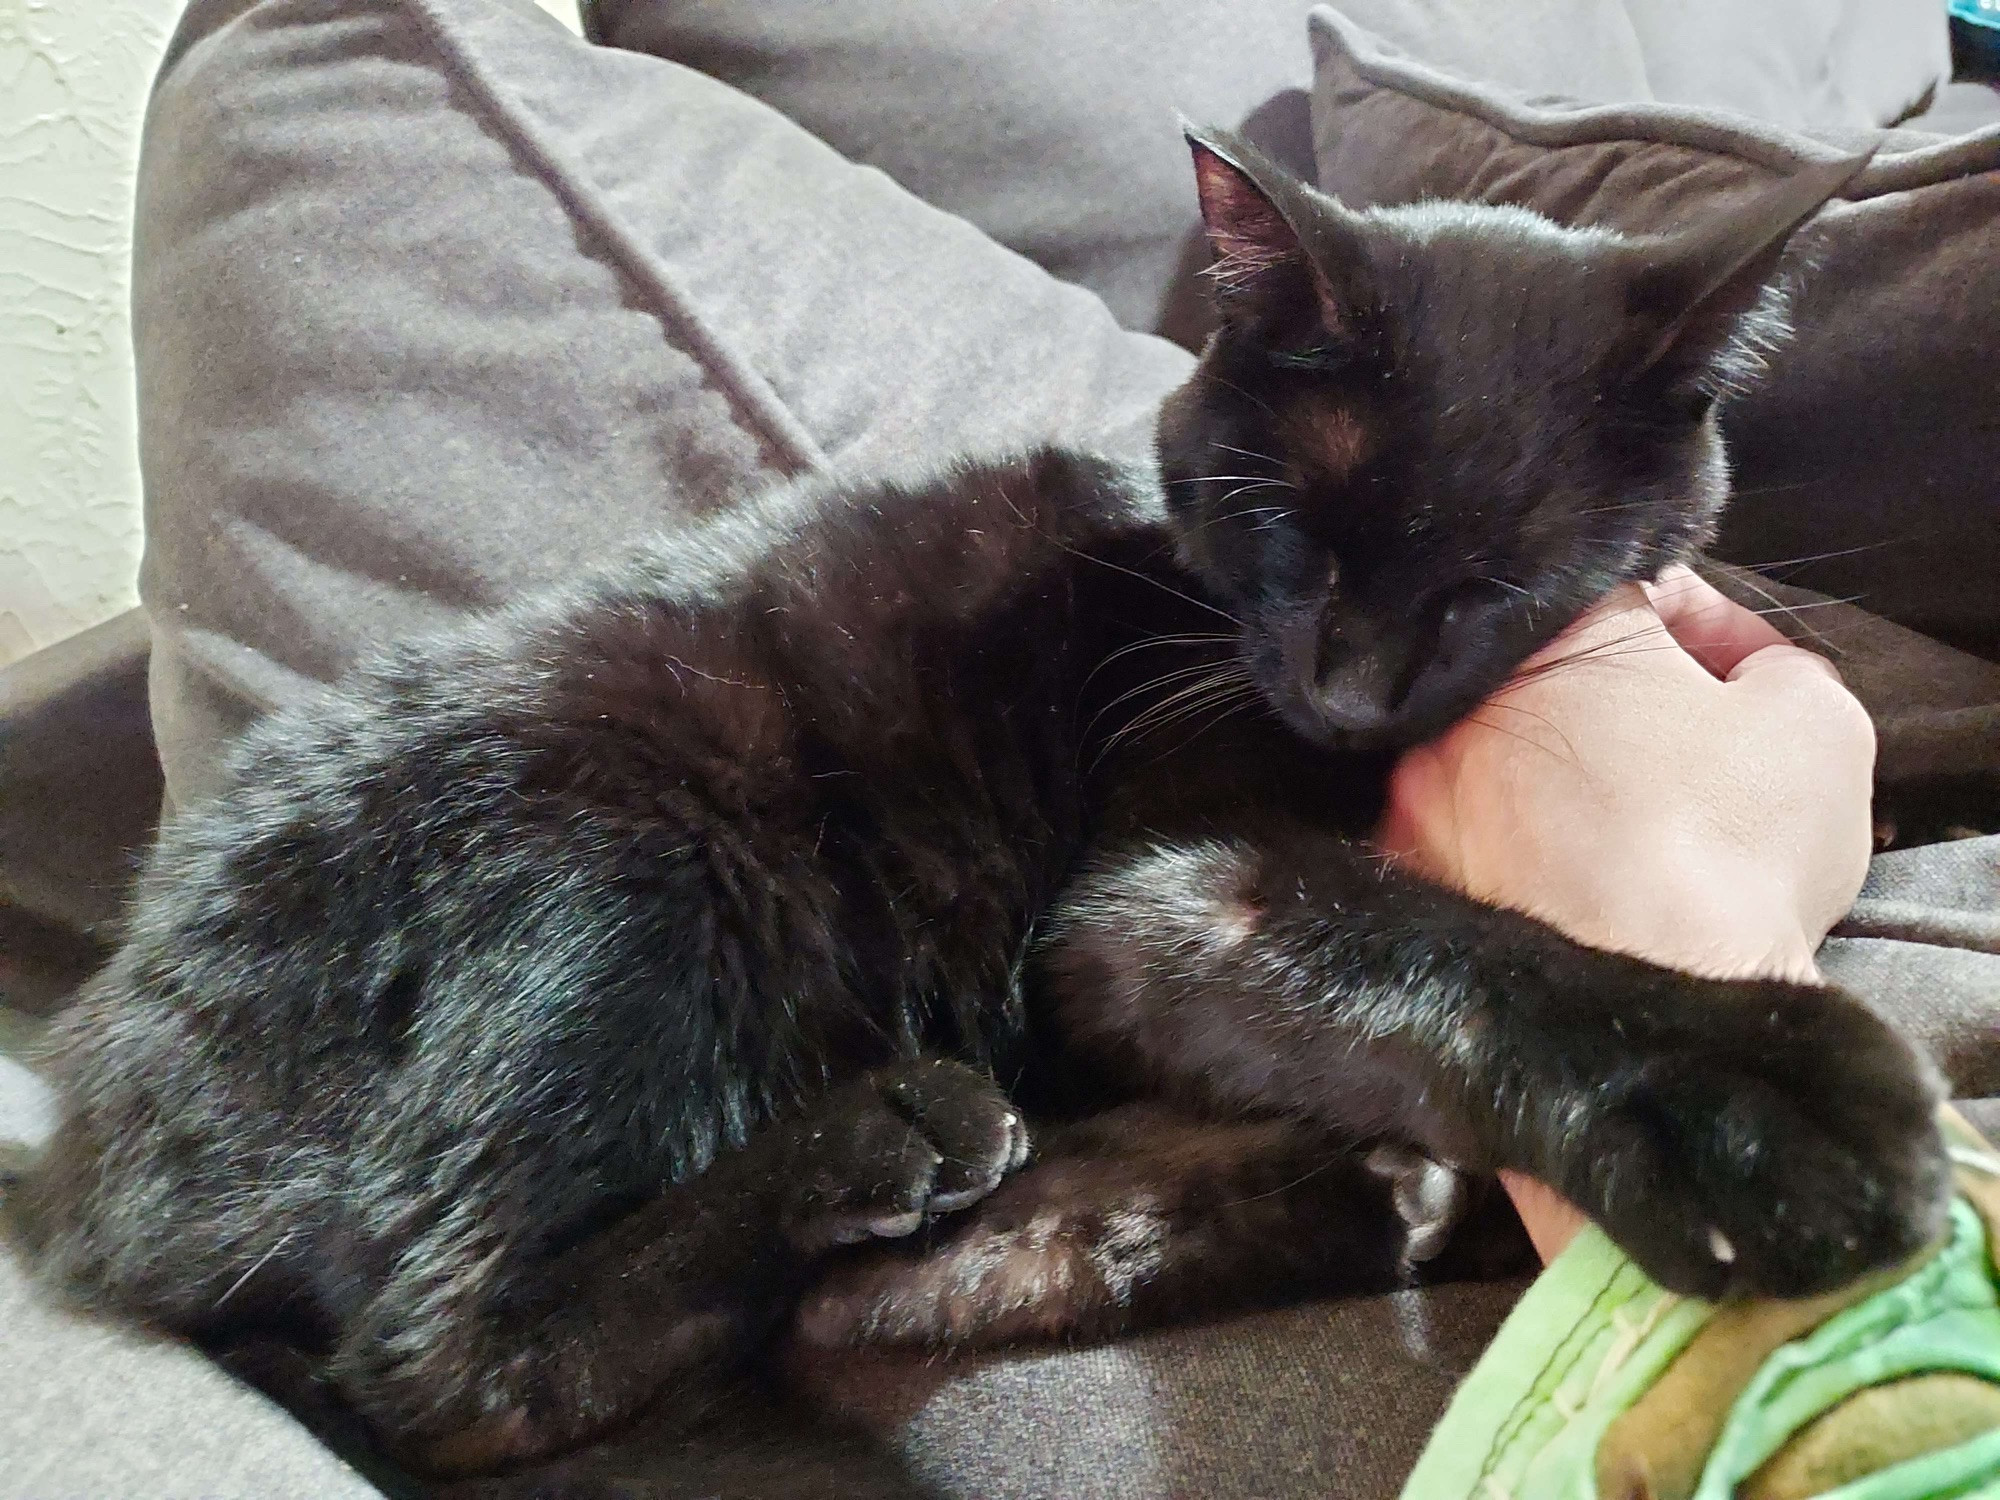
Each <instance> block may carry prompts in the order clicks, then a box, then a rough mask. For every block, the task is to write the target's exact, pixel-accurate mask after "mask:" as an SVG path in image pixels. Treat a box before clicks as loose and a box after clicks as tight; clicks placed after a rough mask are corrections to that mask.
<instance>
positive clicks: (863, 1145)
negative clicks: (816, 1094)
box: [785, 1059, 1028, 1253]
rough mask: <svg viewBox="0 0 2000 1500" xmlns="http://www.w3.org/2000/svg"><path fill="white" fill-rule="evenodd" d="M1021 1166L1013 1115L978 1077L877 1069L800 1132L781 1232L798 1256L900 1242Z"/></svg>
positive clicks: (1021, 1142)
mask: <svg viewBox="0 0 2000 1500" xmlns="http://www.w3.org/2000/svg"><path fill="white" fill-rule="evenodd" d="M1027 1159H1028V1132H1027V1127H1026V1126H1025V1125H1024V1124H1023V1122H1022V1120H1021V1116H1020V1112H1019V1111H1018V1110H1016V1109H1015V1108H1014V1107H1013V1105H1012V1104H1011V1103H1010V1102H1009V1101H1008V1099H1007V1096H1006V1095H1005V1094H1003V1093H1001V1092H1000V1090H999V1089H998V1088H997V1087H996V1086H995V1085H994V1083H993V1081H992V1080H991V1079H989V1078H987V1077H985V1076H984V1075H983V1074H980V1073H976V1072H974V1071H973V1070H972V1069H970V1068H967V1067H963V1066H961V1065H960V1064H958V1063H954V1062H946V1061H943V1060H937V1059H924V1060H919V1061H915V1062H909V1063H900V1064H896V1065H894V1066H892V1067H888V1068H883V1069H879V1070H878V1071H876V1072H874V1073H871V1074H869V1075H867V1076H866V1077H865V1078H862V1079H858V1080H856V1081H855V1082H853V1083H850V1084H848V1085H845V1086H844V1087H842V1088H840V1089H837V1090H836V1091H835V1092H834V1093H833V1094H832V1095H830V1096H829V1098H828V1099H827V1101H826V1102H825V1103H824V1104H823V1105H822V1107H821V1108H820V1109H819V1110H817V1111H815V1112H814V1114H813V1116H812V1119H811V1121H810V1122H809V1128H804V1129H802V1131H801V1135H800V1139H799V1142H798V1147H797V1150H796V1151H795V1152H794V1156H793V1161H792V1163H791V1167H792V1170H793V1173H794V1181H793V1183H792V1187H791V1197H792V1201H791V1204H790V1206H789V1208H788V1209H787V1212H786V1215H785V1227H786V1232H787V1234H788V1236H789V1238H790V1239H791V1241H792V1243H793V1244H794V1245H796V1246H797V1247H798V1248H799V1249H801V1250H803V1251H806V1252H808V1253H818V1252H820V1251H823V1250H829V1249H833V1248H835V1247H837V1246H841V1245H851V1244H856V1243H859V1242H861V1241H864V1240H870V1239H900V1238H903V1237H905V1236H908V1235H911V1234H914V1233H916V1231H917V1230H918V1229H920V1228H921V1227H922V1226H923V1224H924V1222H925V1220H926V1219H929V1218H931V1217H933V1216H935V1215H937V1214H945V1213H951V1212H953V1211H954V1210H957V1209H962V1208H965V1207H967V1206H968V1205H970V1204H973V1203H976V1202H978V1201H979V1200H980V1199H981V1198H984V1197H985V1196H986V1195H987V1194H988V1193H990V1192H992V1191H993V1190H994V1189H995V1188H996V1187H998V1186H999V1185H1000V1183H1001V1181H1002V1180H1003V1179H1004V1178H1005V1177H1006V1176H1007V1174H1008V1173H1010V1172H1012V1171H1014V1170H1015V1169H1017V1168H1018V1167H1020V1166H1021V1165H1022V1164H1023V1163H1024V1162H1026V1161H1027Z"/></svg>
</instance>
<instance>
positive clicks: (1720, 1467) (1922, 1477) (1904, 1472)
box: [1403, 1111, 2000, 1500]
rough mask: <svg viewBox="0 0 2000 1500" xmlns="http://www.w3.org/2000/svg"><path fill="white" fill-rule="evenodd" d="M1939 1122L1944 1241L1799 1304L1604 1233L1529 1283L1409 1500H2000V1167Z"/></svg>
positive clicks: (1996, 1155) (1956, 1126)
mask: <svg viewBox="0 0 2000 1500" xmlns="http://www.w3.org/2000/svg"><path fill="white" fill-rule="evenodd" d="M1944 1127H1945V1132H1946V1137H1947V1141H1948V1142H1949V1145H1950V1148H1951V1152H1952V1156H1953V1159H1954V1161H1955V1162H1956V1163H1957V1165H1958V1179H1959V1187H1960V1194H1959V1197H1958V1199H1957V1201H1956V1202H1955V1203H1954V1204H1953V1206H1952V1212H1951V1218H1950V1224H1949V1228H1948V1230H1947V1232H1946V1234H1945V1236H1944V1237H1943V1239H1942V1240H1941V1241H1940V1243H1938V1244H1937V1245H1934V1246H1933V1247H1931V1248H1930V1249H1929V1250H1927V1251H1925V1252H1924V1253H1922V1254H1921V1255H1919V1256H1917V1257H1916V1258H1915V1259H1914V1260H1913V1261H1911V1262H1910V1263H1909V1264H1907V1265H1904V1266H1901V1267H1898V1268H1895V1269H1893V1270H1891V1271H1888V1272H1885V1273H1882V1274H1880V1275H1877V1276H1875V1277H1872V1278H1870V1279H1868V1280H1867V1281H1864V1282H1862V1283H1860V1284H1858V1285H1856V1286H1852V1287H1848V1288H1845V1289H1843V1290H1841V1291H1838V1292H1833V1293H1829V1294H1827V1295H1825V1296H1822V1297H1817V1298H1813V1299H1810V1300H1805V1301H1799V1302H1755V1303H1740V1304H1725V1305H1721V1306H1711V1305H1709V1304H1706V1303H1702V1302H1697V1301H1693V1300H1690V1299H1686V1298H1680V1297H1675V1296H1673V1295H1672V1294H1670V1293H1668V1292H1666V1291H1663V1290H1662V1289H1661V1288H1659V1287H1657V1286H1655V1285H1653V1284H1652V1283H1651V1282H1650V1281H1648V1280H1647V1279H1646V1277H1645V1276H1644V1274H1643V1273H1641V1272H1640V1271H1639V1269H1638V1268H1637V1267H1636V1266H1634V1265H1633V1264H1632V1263H1631V1262H1630V1261H1628V1260H1627V1259H1625V1257H1624V1256H1623V1255H1621V1254H1620V1253H1619V1252H1618V1250H1617V1249H1616V1248H1615V1247H1613V1246H1612V1244H1611V1242H1610V1241H1609V1240H1607V1239H1606V1238H1604V1236H1603V1235H1602V1234H1600V1233H1598V1232H1597V1231H1595V1230H1589V1231H1586V1232H1585V1233H1584V1234H1583V1235H1581V1236H1579V1237H1578V1238H1577V1240H1576V1241H1575V1242H1574V1243H1573V1244H1572V1245H1571V1246H1570V1247H1569V1249H1567V1250H1566V1251H1564V1252H1563V1254H1562V1255H1561V1256H1559V1257H1558V1258H1557V1259H1556V1261H1555V1263H1554V1264H1553V1265H1551V1266H1550V1267H1549V1269H1548V1270H1547V1272H1545V1273H1544V1274H1543V1276H1542V1277H1541V1279H1540V1280H1539V1281H1537V1282H1536V1283H1535V1285H1534V1286H1533V1287H1532V1288H1531V1289H1530V1291H1529V1292H1528V1294H1527V1296H1526V1297H1524V1298H1523V1299H1522V1300H1521V1302H1520V1304H1519V1305H1518V1306H1517V1307H1516V1308H1515V1310H1514V1312H1513V1313H1512V1315H1511V1316H1509V1318H1508V1319H1507V1322H1506V1323H1505V1325H1503V1327H1502V1328H1501V1331H1500V1335H1499V1337H1498V1338H1497V1339H1495V1341H1494V1343H1493V1345H1492V1347H1491V1348H1490V1349H1489V1350H1488V1351H1487V1353H1486V1356H1485V1358H1484V1359H1482V1360H1481V1361H1480V1363H1479V1365H1478V1366H1477V1367H1476V1368H1475V1369H1474V1370H1473V1372H1472V1374H1471V1375H1470V1376H1469V1377H1468V1378H1467V1380H1466V1382H1465V1384H1464V1385H1463V1386H1462V1387H1461V1388H1460V1390H1459V1393H1458V1395H1457V1396H1456V1398H1454V1400H1453V1402H1452V1405H1451V1408H1450V1410H1449V1411H1448V1412H1447V1413H1446V1415H1445V1419H1444V1421H1443V1422H1442V1423H1441V1424H1440V1425H1439V1426H1438V1428H1437V1430H1436V1432H1435V1433H1434V1435H1433V1436H1432V1439H1431V1442H1430V1445H1429V1446H1428V1447H1427V1448H1426V1450H1425V1452H1424V1456H1423V1458H1422V1460H1421V1461H1420V1462H1419V1463H1418V1465H1417V1468H1416V1471H1415V1472H1414V1473H1413V1474H1412V1475H1411V1476H1410V1480H1409V1483H1408V1484H1407V1485H1406V1486H1405V1487H1404V1490H1403V1496H1404V1500H1731V1497H1736V1500H1806V1497H1809V1496H1827V1497H1837V1500H1956V1497H1965V1500H1972V1497H1991V1496H1995V1495H2000V1273H1996V1269H1995V1264H1994V1251H1993V1247H1994V1246H1995V1245H1996V1244H2000V1152H1996V1151H1995V1150H1994V1149H1993V1148H1992V1147H1991V1146H1989V1145H1988V1144H1987V1143H1986V1142H1984V1141H1983V1140H1981V1139H1980V1137H1979V1136H1978V1135H1977V1134H1976V1133H1975V1132H1974V1131H1973V1130H1972V1128H1971V1127H1970V1126H1969V1125H1967V1124H1966V1123H1965V1122H1964V1121H1963V1120H1962V1119H1961V1118H1959V1117H1958V1116H1957V1115H1955V1114H1952V1113H1951V1112H1950V1111H1946V1112H1945V1116H1944Z"/></svg>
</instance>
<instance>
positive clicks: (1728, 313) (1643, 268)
mask: <svg viewBox="0 0 2000 1500" xmlns="http://www.w3.org/2000/svg"><path fill="white" fill-rule="evenodd" d="M1874 155H1875V153H1874V150H1873V149H1872V148H1871V149H1870V150H1868V151H1866V152H1864V153H1863V154H1862V155H1860V156H1855V157H1849V158H1846V159H1844V160H1841V161H1833V162H1824V163H1820V164H1817V165H1814V166H1809V167H1805V168H1802V169H1800V170H1799V171H1797V172H1794V173H1792V175H1791V176H1789V177H1785V178H1781V179H1780V180H1778V181H1777V182H1774V183H1772V184H1771V185H1770V186H1768V187H1766V188H1764V189H1763V190H1762V191H1761V192H1759V193H1757V194H1756V195H1754V196H1753V197H1751V198H1750V199H1749V200H1748V201H1747V202H1744V203H1742V204H1740V205H1738V206H1737V207H1736V208H1734V209H1733V210H1731V211H1730V212H1729V213H1726V214H1723V215H1720V216H1718V217H1716V218H1715V219H1713V220H1710V221H1708V222H1704V223H1702V224H1699V225H1696V226H1695V227H1693V228H1690V229H1684V230H1681V231H1679V232H1678V233H1675V234H1673V235H1670V236H1668V237H1666V238H1663V239H1659V240H1654V241H1651V242H1649V243H1648V244H1647V246H1646V248H1645V250H1644V251H1643V252H1642V253H1643V255H1644V260H1643V261H1642V263H1641V264H1640V266H1639V268H1638V270H1637V272H1636V274H1635V275H1634V277H1633V279H1632V284H1631V291H1630V295H1629V298H1628V306H1629V308H1630V311H1631V314H1632V319H1633V346H1632V357H1631V360H1630V362H1629V363H1628V364H1627V366H1626V370H1625V374H1626V375H1627V377H1628V378H1629V379H1633V380H1637V379H1640V378H1642V377H1644V376H1647V375H1653V374H1657V375H1661V376H1664V377H1666V378H1668V379H1672V378H1674V377H1676V376H1679V375H1682V374H1691V373H1694V372H1697V371H1699V370H1701V369H1702V368H1703V367H1704V366H1705V365H1707V364H1708V363H1710V362H1711V361H1713V360H1715V359H1717V358H1718V357H1723V356H1726V354H1727V353H1728V351H1729V350H1730V349H1731V348H1732V347H1733V346H1735V345H1736V344H1738V343H1739V342H1741V341H1742V340H1743V339H1744V338H1745V337H1746V336H1748V337H1749V338H1751V339H1753V340H1754V339H1755V338H1757V337H1759V336H1761V335H1763V334H1765V333H1767V332H1768V330H1758V329H1752V328H1747V327H1746V326H1745V325H1746V320H1747V319H1748V317H1749V315H1750V314H1751V313H1752V312H1753V311H1754V310H1755V309H1757V308H1758V307H1759V305H1760V304H1761V303H1762V302H1763V300H1764V298H1765V295H1766V292H1767V289H1768V287H1769V285H1770V283H1771V280H1772V278H1773V277H1774V276H1775V275H1776V274H1777V270H1778V262H1779V259H1780V258H1781V257H1782V256H1783V255H1784V253H1785V246H1786V245H1787V244H1788V243H1790V241H1791V238H1792V235H1793V234H1794V233H1795V232H1796V231H1797V230H1798V229H1799V228H1800V227H1801V226H1802V225H1803V224H1805V222H1806V221H1807V220H1809V219H1810V218H1812V216H1813V215H1814V214H1816V213H1818V212H1819V210H1820V209H1821V208H1822V207H1824V206H1825V205H1826V203H1827V201H1828V200H1829V199H1831V198H1832V197H1834V196H1835V195H1836V194H1838V193H1839V192H1840V191H1841V189H1842V188H1845V187H1846V186H1847V185H1848V184H1849V183H1851V182H1852V181H1853V180H1854V179H1855V178H1856V177H1857V176H1859V175H1860V173H1861V170H1862V168H1864V167H1866V166H1867V165H1868V163H1869V162H1870V161H1871V160H1872V159H1873V157H1874ZM1779 331H1780V332H1782V325H1781V326H1780V329H1779Z"/></svg>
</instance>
